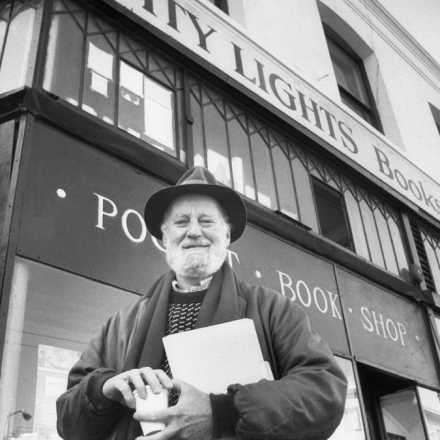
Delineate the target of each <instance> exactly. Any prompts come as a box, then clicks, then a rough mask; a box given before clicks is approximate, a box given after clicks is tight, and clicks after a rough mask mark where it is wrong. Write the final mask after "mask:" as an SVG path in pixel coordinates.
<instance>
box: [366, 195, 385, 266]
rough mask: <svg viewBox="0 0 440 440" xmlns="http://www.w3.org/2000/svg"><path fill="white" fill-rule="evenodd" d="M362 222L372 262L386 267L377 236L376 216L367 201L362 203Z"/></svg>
mask: <svg viewBox="0 0 440 440" xmlns="http://www.w3.org/2000/svg"><path fill="white" fill-rule="evenodd" d="M360 208H361V213H362V220H363V221H364V226H365V233H366V235H367V242H368V246H369V248H370V253H371V261H372V262H373V263H376V264H378V265H379V266H381V267H385V262H384V260H383V255H382V250H381V248H380V242H379V236H378V235H377V229H376V223H375V221H374V215H373V213H372V211H371V209H370V207H369V206H368V205H367V203H366V202H365V200H362V201H361V202H360Z"/></svg>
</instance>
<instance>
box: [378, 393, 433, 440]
mask: <svg viewBox="0 0 440 440" xmlns="http://www.w3.org/2000/svg"><path fill="white" fill-rule="evenodd" d="M380 401H381V407H382V414H383V418H384V422H385V429H386V432H387V435H388V438H389V439H393V440H426V437H425V434H424V432H423V425H422V420H421V418H420V412H419V407H418V404H417V396H416V392H415V390H414V389H412V388H411V389H408V390H403V391H399V392H397V393H393V394H389V395H387V396H384V397H381V399H380Z"/></svg>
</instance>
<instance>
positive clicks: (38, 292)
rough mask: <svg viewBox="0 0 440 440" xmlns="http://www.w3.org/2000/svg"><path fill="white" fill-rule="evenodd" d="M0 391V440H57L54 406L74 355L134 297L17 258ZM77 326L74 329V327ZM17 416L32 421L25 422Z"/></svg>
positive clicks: (63, 386)
mask: <svg viewBox="0 0 440 440" xmlns="http://www.w3.org/2000/svg"><path fill="white" fill-rule="evenodd" d="M12 285H13V287H12V292H11V300H10V305H9V315H8V321H7V329H6V338H5V347H4V353H3V355H4V356H3V359H4V363H3V367H2V376H1V382H0V386H1V389H2V393H1V394H0V408H1V412H0V430H1V431H0V433H1V438H10V439H12V438H17V437H19V436H22V437H19V438H29V439H31V438H32V439H36V438H39V439H49V438H50V439H58V438H59V437H58V436H57V434H56V415H55V401H56V399H57V397H58V396H59V395H60V394H61V393H62V392H64V391H65V389H66V385H67V374H68V372H69V370H70V368H71V367H72V365H73V364H74V363H75V361H76V360H77V359H78V356H79V353H80V352H81V351H82V350H83V349H84V348H85V346H86V344H87V342H88V341H89V340H90V339H91V338H92V336H93V335H94V334H95V333H96V332H97V331H98V330H99V328H100V327H101V325H102V324H103V323H104V322H105V321H106V320H107V318H108V317H109V316H111V315H112V314H113V313H115V312H116V311H117V310H119V309H120V308H121V307H124V306H125V305H127V304H128V303H129V302H131V301H132V300H134V299H135V298H137V296H135V295H133V294H130V293H128V292H126V291H122V290H119V289H116V288H113V287H110V286H108V285H103V284H99V283H96V282H94V281H91V280H89V279H85V278H81V277H78V276H76V275H72V274H70V273H67V272H62V271H60V270H57V269H54V268H51V267H48V266H44V265H42V264H39V263H35V262H31V261H28V260H24V259H21V258H17V259H16V262H15V268H14V278H13V284H12ZM79 323H80V325H79ZM16 411H23V412H25V413H27V414H29V415H31V416H32V418H30V419H29V420H26V419H25V418H24V417H23V416H22V413H17V414H16V415H14V416H9V414H12V413H14V412H16Z"/></svg>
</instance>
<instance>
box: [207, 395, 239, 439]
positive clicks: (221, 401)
mask: <svg viewBox="0 0 440 440" xmlns="http://www.w3.org/2000/svg"><path fill="white" fill-rule="evenodd" d="M209 398H210V401H211V408H212V423H213V426H212V438H214V439H216V438H221V437H223V436H225V435H234V433H235V428H236V427H237V423H238V418H239V417H238V412H237V410H236V409H235V406H234V395H233V394H232V393H228V394H210V395H209Z"/></svg>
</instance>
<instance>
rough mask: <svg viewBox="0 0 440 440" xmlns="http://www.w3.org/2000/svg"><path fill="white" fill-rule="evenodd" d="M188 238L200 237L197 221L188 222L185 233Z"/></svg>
mask: <svg viewBox="0 0 440 440" xmlns="http://www.w3.org/2000/svg"><path fill="white" fill-rule="evenodd" d="M186 233H187V235H188V237H200V236H201V235H202V228H201V226H200V224H199V222H198V221H197V219H192V220H191V221H190V222H189V225H188V230H187V231H186Z"/></svg>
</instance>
